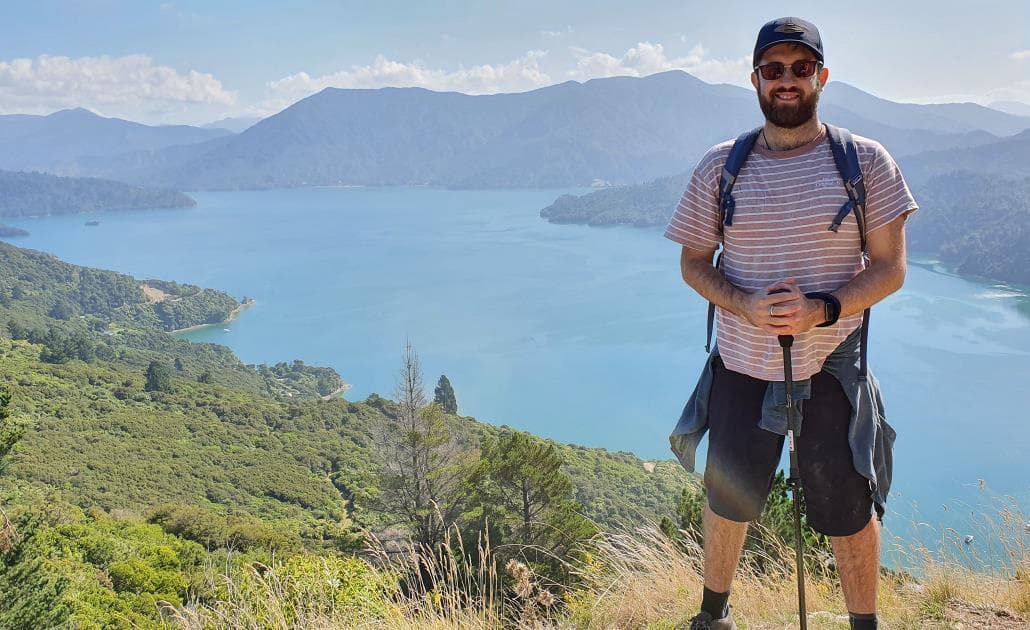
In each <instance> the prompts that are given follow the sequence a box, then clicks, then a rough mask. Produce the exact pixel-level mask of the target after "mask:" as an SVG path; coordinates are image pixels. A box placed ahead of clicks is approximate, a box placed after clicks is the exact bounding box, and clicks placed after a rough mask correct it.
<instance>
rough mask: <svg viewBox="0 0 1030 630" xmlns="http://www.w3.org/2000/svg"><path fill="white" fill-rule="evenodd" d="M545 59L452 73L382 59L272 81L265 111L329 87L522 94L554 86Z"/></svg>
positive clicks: (537, 54)
mask: <svg viewBox="0 0 1030 630" xmlns="http://www.w3.org/2000/svg"><path fill="white" fill-rule="evenodd" d="M546 54H547V52H546V51H542V50H531V51H529V52H527V53H526V54H525V55H523V56H521V57H519V58H517V59H514V60H512V61H510V62H508V63H506V64H497V65H490V64H483V65H479V66H473V67H471V68H465V67H464V66H461V67H459V68H458V69H457V70H453V71H447V70H441V69H438V68H430V67H428V66H426V65H425V63H424V62H423V61H421V60H415V61H412V62H408V63H405V62H401V61H392V60H390V59H387V58H386V57H384V56H383V55H378V56H377V57H376V58H375V61H374V62H373V63H372V64H371V65H367V66H351V68H350V69H349V70H339V71H337V72H334V73H332V74H326V75H323V76H320V77H312V76H311V75H309V74H308V73H307V72H298V73H296V74H291V75H290V76H287V77H283V78H281V79H277V80H275V81H270V82H269V83H268V84H267V85H268V87H269V88H270V89H271V90H272V91H273V93H274V94H275V97H274V98H273V99H271V100H269V101H266V103H265V105H266V109H273V110H274V109H277V108H281V107H280V106H279V104H280V103H282V102H287V103H289V102H293V101H295V100H297V99H299V98H302V97H304V96H308V95H309V94H313V93H315V92H318V91H320V90H323V89H325V88H327V87H338V88H380V87H423V88H428V89H431V90H439V91H450V90H453V91H457V92H464V93H466V94H495V93H497V92H519V91H524V90H529V89H533V88H538V87H543V86H545V85H550V84H551V83H552V81H551V77H550V76H548V75H547V73H545V72H544V71H542V70H541V69H540V59H541V58H542V57H543V56H544V55H546Z"/></svg>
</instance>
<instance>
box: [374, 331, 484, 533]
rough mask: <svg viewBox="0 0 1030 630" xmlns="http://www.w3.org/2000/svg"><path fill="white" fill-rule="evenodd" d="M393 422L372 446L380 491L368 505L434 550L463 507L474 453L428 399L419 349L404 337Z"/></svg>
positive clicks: (380, 433)
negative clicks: (394, 419)
mask: <svg viewBox="0 0 1030 630" xmlns="http://www.w3.org/2000/svg"><path fill="white" fill-rule="evenodd" d="M394 396H395V398H396V401H395V402H396V403H397V407H398V416H397V419H396V424H393V423H390V424H387V425H385V426H384V427H382V430H380V431H379V432H378V435H377V436H376V439H375V449H376V452H377V455H378V456H379V459H380V461H381V463H382V469H381V472H380V494H379V497H378V498H377V500H376V501H375V502H374V503H373V504H372V505H371V506H370V508H371V509H373V510H376V511H378V512H380V513H382V514H384V515H386V516H387V517H388V518H389V520H391V521H392V522H391V523H390V524H391V525H404V526H406V527H407V528H409V529H410V531H411V535H412V541H413V542H414V543H417V544H421V545H424V546H425V548H426V549H427V550H434V549H436V548H437V547H438V546H439V545H440V543H441V542H442V541H443V539H444V536H445V534H446V531H447V529H448V528H449V527H450V526H451V525H452V524H454V522H455V521H456V520H457V519H458V516H459V515H460V514H461V512H462V509H463V507H464V503H465V498H466V496H467V493H466V492H465V491H464V490H465V484H466V482H467V480H468V478H469V475H470V471H471V469H472V467H473V465H474V459H475V454H474V453H472V452H471V451H470V450H469V449H467V448H465V447H463V446H462V442H463V440H460V439H459V438H460V437H462V436H461V435H459V432H458V431H457V427H456V426H454V424H453V423H452V421H451V420H450V419H449V418H448V417H447V416H446V415H445V414H444V413H443V411H442V410H441V409H440V407H439V405H437V404H435V403H433V404H430V403H428V400H427V398H426V394H425V390H424V387H423V381H422V366H421V363H420V362H419V358H418V354H417V353H416V352H415V349H414V348H413V347H412V345H411V342H410V341H409V342H407V344H406V345H405V350H404V358H403V364H402V366H401V369H400V371H399V373H398V377H397V387H396V389H395V391H394Z"/></svg>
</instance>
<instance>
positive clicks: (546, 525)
mask: <svg viewBox="0 0 1030 630" xmlns="http://www.w3.org/2000/svg"><path fill="white" fill-rule="evenodd" d="M561 466H562V460H561V456H560V455H559V453H558V450H557V448H556V447H555V446H554V444H550V443H547V442H546V441H544V440H542V439H540V438H537V437H535V436H532V435H530V434H528V433H524V432H521V431H513V432H510V433H507V434H505V435H503V436H502V437H500V438H499V439H487V441H486V442H485V443H484V444H483V449H482V455H481V458H480V463H479V466H478V468H477V470H476V472H475V474H474V475H473V476H472V478H471V479H470V483H471V484H472V485H473V486H474V487H475V495H476V497H475V505H477V506H479V508H480V510H481V518H482V520H483V521H484V522H486V521H489V522H490V524H491V527H490V529H491V540H492V541H495V542H497V543H498V544H504V545H513V546H514V547H515V548H518V550H519V551H518V554H519V556H520V557H524V558H526V559H528V560H530V561H531V562H533V563H534V564H536V565H537V568H538V569H541V570H542V571H543V572H544V573H547V574H550V577H552V578H555V579H560V578H561V577H562V572H563V570H564V569H563V567H562V566H561V565H560V563H555V562H554V558H556V557H557V558H563V557H568V555H569V553H570V551H571V550H572V547H573V546H574V545H575V544H576V543H577V542H579V541H582V540H584V539H586V538H589V537H590V536H592V535H593V534H595V533H596V532H597V528H596V526H595V525H594V524H593V523H592V522H590V521H589V520H588V519H587V518H586V517H584V516H583V515H582V514H581V513H580V512H581V511H582V506H581V505H580V503H579V502H578V501H576V500H575V498H574V491H573V486H572V481H571V480H570V479H569V477H568V476H567V475H565V474H564V473H563V472H562V471H561ZM477 525H478V526H480V527H482V524H477ZM494 536H500V538H501V540H497V539H496V538H494Z"/></svg>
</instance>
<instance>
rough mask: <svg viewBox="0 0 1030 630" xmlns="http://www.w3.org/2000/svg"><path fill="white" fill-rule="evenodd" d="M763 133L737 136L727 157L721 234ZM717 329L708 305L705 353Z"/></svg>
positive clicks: (719, 261)
mask: <svg viewBox="0 0 1030 630" xmlns="http://www.w3.org/2000/svg"><path fill="white" fill-rule="evenodd" d="M760 133H762V128H761V127H755V128H754V129H751V130H750V131H745V132H744V133H742V134H740V135H739V136H737V139H736V140H734V141H733V146H732V147H731V148H730V154H729V155H728V156H726V164H725V165H723V167H722V173H720V174H719V232H720V233H721V232H722V228H723V226H724V225H733V211H734V210H735V209H736V207H737V204H736V202H735V201H734V200H733V185H734V184H736V183H737V176H738V175H740V169H742V168H744V162H747V158H748V156H749V155H751V149H752V148H754V146H755V141H756V140H757V139H758V134H760ZM722 254H723V252H722V250H720V251H719V254H718V255H717V256H716V257H715V268H716V269H718V268H720V266H721V264H722ZM714 327H715V304H712V303H711V302H709V303H708V336H707V337H706V339H705V352H711V351H712V330H713V329H714Z"/></svg>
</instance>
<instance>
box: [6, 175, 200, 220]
mask: <svg viewBox="0 0 1030 630" xmlns="http://www.w3.org/2000/svg"><path fill="white" fill-rule="evenodd" d="M196 205H197V202H196V201H194V200H193V198H192V197H190V196H188V195H184V194H183V193H180V192H175V191H174V190H165V189H159V188H147V187H143V186H132V185H129V184H123V183H121V182H115V181H110V180H106V179H97V178H94V177H58V176H56V175H47V174H44V173H22V172H11V171H0V217H42V216H50V215H55V214H79V213H88V212H102V211H108V210H149V209H154V208H192V207H194V206H196Z"/></svg>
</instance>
